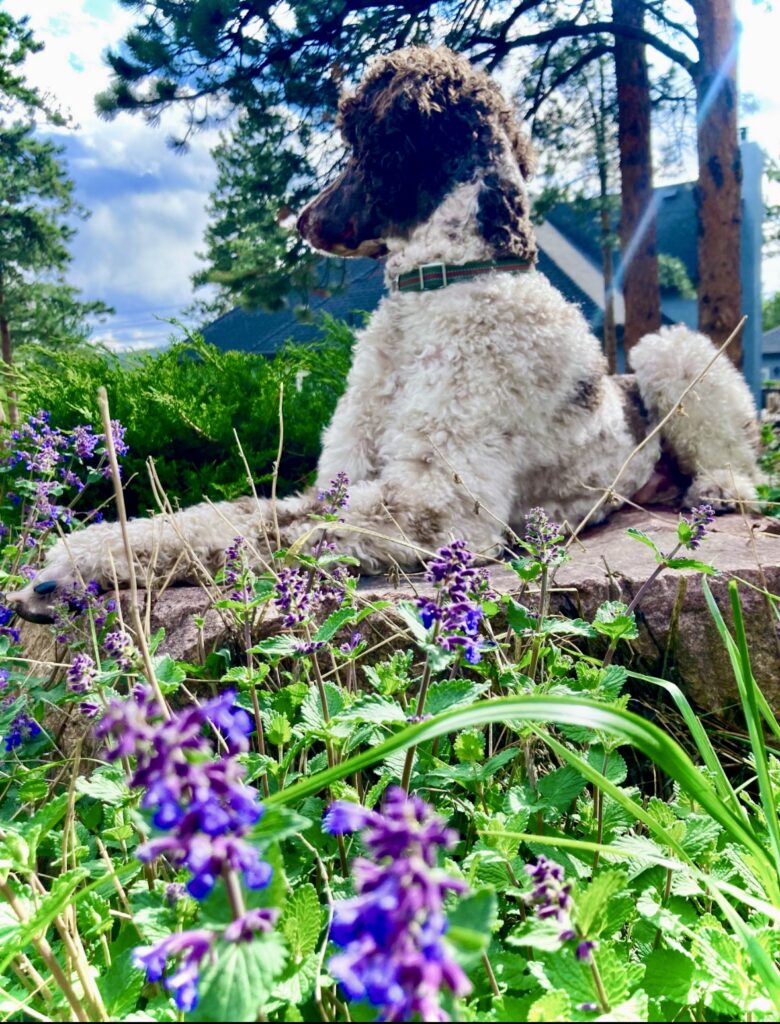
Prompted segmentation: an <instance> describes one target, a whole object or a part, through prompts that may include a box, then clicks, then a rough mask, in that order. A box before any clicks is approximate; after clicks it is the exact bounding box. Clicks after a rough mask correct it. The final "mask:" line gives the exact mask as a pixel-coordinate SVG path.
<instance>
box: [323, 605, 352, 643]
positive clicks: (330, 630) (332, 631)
mask: <svg viewBox="0 0 780 1024" xmlns="http://www.w3.org/2000/svg"><path fill="white" fill-rule="evenodd" d="M354 618H355V609H354V608H339V609H338V611H335V612H333V613H332V614H331V615H329V616H328V617H327V619H325V621H324V622H323V624H322V625H321V626H320V628H319V629H318V630H317V632H316V633H315V634H314V640H315V642H316V643H327V642H328V641H329V640H332V639H333V637H334V636H335V635H336V633H338V631H339V630H340V629H341V627H342V626H345V625H346V624H347V623H348V622H352V621H353V620H354Z"/></svg>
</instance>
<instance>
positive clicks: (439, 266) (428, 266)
mask: <svg viewBox="0 0 780 1024" xmlns="http://www.w3.org/2000/svg"><path fill="white" fill-rule="evenodd" d="M426 270H438V271H439V273H440V274H441V286H442V288H446V287H447V284H448V281H447V268H446V266H445V265H444V264H443V263H423V264H421V265H420V266H419V267H418V268H417V275H418V277H419V279H420V291H421V292H424V291H425V271H426Z"/></svg>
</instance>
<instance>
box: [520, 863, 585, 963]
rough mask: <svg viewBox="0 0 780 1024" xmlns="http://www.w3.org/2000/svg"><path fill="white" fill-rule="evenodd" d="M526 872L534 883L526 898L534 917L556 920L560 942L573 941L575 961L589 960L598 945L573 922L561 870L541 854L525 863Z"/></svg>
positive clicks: (569, 887)
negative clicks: (530, 904) (531, 907)
mask: <svg viewBox="0 0 780 1024" xmlns="http://www.w3.org/2000/svg"><path fill="white" fill-rule="evenodd" d="M525 873H526V874H527V875H529V876H530V878H531V881H532V882H533V883H534V888H533V890H532V891H531V893H530V895H529V896H527V897H526V899H527V900H528V902H529V903H532V904H533V905H534V907H535V909H536V916H537V917H538V918H540V919H541V920H549V919H552V920H555V921H557V922H558V924H559V925H560V931H559V932H558V938H559V940H560V941H561V942H576V943H577V946H576V949H575V956H576V957H577V959H578V960H583V961H587V960H590V955H591V950H593V949H595V948H596V945H597V943H596V942H592V941H591V940H589V939H587V938H585V937H584V936H582V935H581V934H580V933H579V931H578V930H577V929H576V928H575V926H574V924H573V923H572V920H571V910H572V899H571V885H569V884H568V883H567V882H566V880H565V878H564V873H563V868H562V867H561V866H560V864H556V863H555V862H554V861H551V860H548V859H547V857H545V856H544V855H543V854H541V855H540V856H539V857H537V859H536V861H535V862H534V863H533V864H526V866H525Z"/></svg>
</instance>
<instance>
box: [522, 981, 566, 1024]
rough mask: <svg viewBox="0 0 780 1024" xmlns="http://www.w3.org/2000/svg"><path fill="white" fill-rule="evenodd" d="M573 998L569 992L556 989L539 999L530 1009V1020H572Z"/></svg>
mask: <svg viewBox="0 0 780 1024" xmlns="http://www.w3.org/2000/svg"><path fill="white" fill-rule="evenodd" d="M572 1019H573V1018H572V1015H571V999H570V998H569V994H568V992H564V991H563V990H562V989H555V990H554V991H552V992H545V994H544V995H543V996H542V997H541V998H540V999H537V1000H536V1002H535V1003H532V1005H531V1006H530V1007H529V1009H528V1020H529V1021H533V1022H537V1021H550V1020H559V1021H569V1020H572Z"/></svg>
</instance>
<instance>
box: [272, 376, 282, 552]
mask: <svg viewBox="0 0 780 1024" xmlns="http://www.w3.org/2000/svg"><path fill="white" fill-rule="evenodd" d="M283 448H284V381H282V382H281V383H280V384H279V447H278V448H277V450H276V459H275V461H274V471H273V476H272V477H271V515H272V516H273V521H274V539H275V540H276V547H277V550H278V549H279V548H280V547H281V546H282V535H281V534H280V533H279V517H278V516H277V514H276V485H277V483H278V481H279V466H280V464H281V461H282V449H283Z"/></svg>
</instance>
